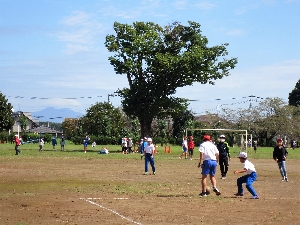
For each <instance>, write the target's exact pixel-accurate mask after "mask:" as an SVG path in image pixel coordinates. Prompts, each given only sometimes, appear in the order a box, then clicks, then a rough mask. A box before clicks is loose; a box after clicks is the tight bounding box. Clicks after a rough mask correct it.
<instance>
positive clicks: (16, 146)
mask: <svg viewBox="0 0 300 225" xmlns="http://www.w3.org/2000/svg"><path fill="white" fill-rule="evenodd" d="M20 144H21V141H20V139H19V136H18V135H17V134H16V135H15V150H16V155H18V154H19V153H21V151H20V150H19V146H20Z"/></svg>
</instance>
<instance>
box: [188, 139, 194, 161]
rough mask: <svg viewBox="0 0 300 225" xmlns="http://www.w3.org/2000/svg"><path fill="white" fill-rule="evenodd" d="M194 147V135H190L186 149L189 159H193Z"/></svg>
mask: <svg viewBox="0 0 300 225" xmlns="http://www.w3.org/2000/svg"><path fill="white" fill-rule="evenodd" d="M194 148H195V142H194V137H193V136H190V138H189V141H188V151H189V159H190V160H193V154H194Z"/></svg>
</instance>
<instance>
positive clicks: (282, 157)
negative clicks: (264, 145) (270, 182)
mask: <svg viewBox="0 0 300 225" xmlns="http://www.w3.org/2000/svg"><path fill="white" fill-rule="evenodd" d="M287 156H288V151H287V150H286V148H285V147H284V146H283V143H282V139H281V138H278V139H277V146H276V147H275V148H274V151H273V159H274V160H275V161H276V162H277V164H278V168H279V171H280V174H281V176H282V180H281V181H286V182H288V177H287V172H286V158H287Z"/></svg>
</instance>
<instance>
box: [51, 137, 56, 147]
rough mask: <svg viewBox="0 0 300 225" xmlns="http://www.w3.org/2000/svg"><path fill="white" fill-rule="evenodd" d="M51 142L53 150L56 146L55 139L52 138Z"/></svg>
mask: <svg viewBox="0 0 300 225" xmlns="http://www.w3.org/2000/svg"><path fill="white" fill-rule="evenodd" d="M51 142H52V146H53V149H55V145H57V141H56V138H55V137H53V138H52V140H51Z"/></svg>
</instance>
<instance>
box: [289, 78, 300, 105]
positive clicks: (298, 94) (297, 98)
mask: <svg viewBox="0 0 300 225" xmlns="http://www.w3.org/2000/svg"><path fill="white" fill-rule="evenodd" d="M289 105H293V106H300V80H298V82H297V83H296V86H295V88H294V89H293V90H292V92H291V93H289Z"/></svg>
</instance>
